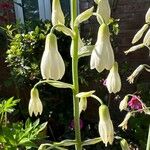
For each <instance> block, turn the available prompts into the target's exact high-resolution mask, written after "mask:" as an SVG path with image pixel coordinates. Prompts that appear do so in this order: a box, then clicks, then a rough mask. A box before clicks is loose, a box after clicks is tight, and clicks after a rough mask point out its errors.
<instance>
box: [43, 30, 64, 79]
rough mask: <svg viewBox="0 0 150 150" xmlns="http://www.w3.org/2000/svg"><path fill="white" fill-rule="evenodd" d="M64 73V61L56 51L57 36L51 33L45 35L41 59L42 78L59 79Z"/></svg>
mask: <svg viewBox="0 0 150 150" xmlns="http://www.w3.org/2000/svg"><path fill="white" fill-rule="evenodd" d="M64 73H65V64H64V61H63V59H62V57H61V55H60V53H59V52H58V47H57V38H56V36H55V35H54V34H53V33H50V34H48V35H47V37H46V42H45V50H44V53H43V56H42V60H41V74H42V77H43V79H54V80H59V79H61V78H62V77H63V75H64Z"/></svg>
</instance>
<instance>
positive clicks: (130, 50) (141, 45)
mask: <svg viewBox="0 0 150 150" xmlns="http://www.w3.org/2000/svg"><path fill="white" fill-rule="evenodd" d="M143 47H144V44H143V43H142V44H138V45H134V46H132V47H130V49H129V50H127V51H125V52H124V53H125V54H126V55H127V54H128V53H131V52H134V51H136V50H139V49H141V48H143Z"/></svg>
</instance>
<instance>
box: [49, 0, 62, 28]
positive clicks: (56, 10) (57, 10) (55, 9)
mask: <svg viewBox="0 0 150 150" xmlns="http://www.w3.org/2000/svg"><path fill="white" fill-rule="evenodd" d="M64 23H65V17H64V14H63V11H62V9H61V5H60V0H53V2H52V24H53V26H55V25H57V24H64Z"/></svg>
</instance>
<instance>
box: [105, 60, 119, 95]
mask: <svg viewBox="0 0 150 150" xmlns="http://www.w3.org/2000/svg"><path fill="white" fill-rule="evenodd" d="M106 87H107V89H108V91H109V93H117V92H119V91H120V89H121V79H120V76H119V73H118V63H117V62H115V63H114V65H113V67H112V68H111V70H110V73H109V74H108V77H107V79H106Z"/></svg>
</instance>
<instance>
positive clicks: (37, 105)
mask: <svg viewBox="0 0 150 150" xmlns="http://www.w3.org/2000/svg"><path fill="white" fill-rule="evenodd" d="M28 109H29V114H30V116H32V114H33V113H34V114H35V116H37V115H38V113H39V114H40V115H41V114H42V111H43V105H42V102H41V100H40V98H39V92H38V89H36V88H33V89H31V92H30V101H29V107H28Z"/></svg>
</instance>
